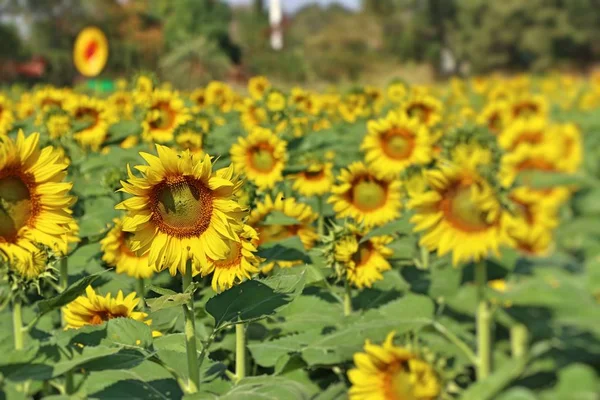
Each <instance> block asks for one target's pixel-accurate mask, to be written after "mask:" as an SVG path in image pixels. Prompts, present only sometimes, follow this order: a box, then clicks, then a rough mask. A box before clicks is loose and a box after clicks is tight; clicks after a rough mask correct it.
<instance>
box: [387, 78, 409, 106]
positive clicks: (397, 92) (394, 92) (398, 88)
mask: <svg viewBox="0 0 600 400" xmlns="http://www.w3.org/2000/svg"><path fill="white" fill-rule="evenodd" d="M386 95H387V98H388V100H389V101H390V102H392V103H394V104H400V103H401V102H402V101H403V100H404V98H405V97H406V85H404V83H402V82H392V83H390V84H389V85H388V87H387V90H386Z"/></svg>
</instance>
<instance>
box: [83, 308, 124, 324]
mask: <svg viewBox="0 0 600 400" xmlns="http://www.w3.org/2000/svg"><path fill="white" fill-rule="evenodd" d="M115 311H116V312H115V313H114V314H113V313H111V312H110V311H107V310H102V311H96V312H95V313H94V315H92V317H91V318H90V320H89V323H90V324H91V325H100V324H102V323H103V322H106V321H108V320H110V319H113V318H126V317H127V315H128V310H127V307H125V306H118V307H116V310H115Z"/></svg>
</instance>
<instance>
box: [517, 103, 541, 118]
mask: <svg viewBox="0 0 600 400" xmlns="http://www.w3.org/2000/svg"><path fill="white" fill-rule="evenodd" d="M538 111H539V109H538V106H537V105H536V104H535V103H530V102H522V103H519V104H517V105H515V106H514V107H513V116H515V117H528V116H532V115H535V114H537V113H538Z"/></svg>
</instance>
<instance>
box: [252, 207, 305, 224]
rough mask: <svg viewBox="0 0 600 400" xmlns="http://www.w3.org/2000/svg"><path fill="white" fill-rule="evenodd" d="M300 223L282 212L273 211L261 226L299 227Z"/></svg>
mask: <svg viewBox="0 0 600 400" xmlns="http://www.w3.org/2000/svg"><path fill="white" fill-rule="evenodd" d="M298 224H300V222H299V221H298V220H297V219H296V218H294V217H289V216H287V215H285V214H284V213H282V212H281V211H277V210H275V211H272V212H270V213H269V215H267V217H266V218H265V220H264V221H263V222H262V223H261V225H286V226H288V225H298Z"/></svg>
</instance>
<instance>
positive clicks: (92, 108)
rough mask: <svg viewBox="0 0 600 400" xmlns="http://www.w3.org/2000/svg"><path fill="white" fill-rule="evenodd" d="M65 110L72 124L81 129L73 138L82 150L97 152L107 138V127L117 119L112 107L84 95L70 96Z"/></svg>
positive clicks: (102, 101)
mask: <svg viewBox="0 0 600 400" xmlns="http://www.w3.org/2000/svg"><path fill="white" fill-rule="evenodd" d="M65 109H66V110H67V111H68V112H69V114H70V115H71V117H72V118H73V122H75V123H77V124H81V125H82V126H83V127H82V128H80V129H79V130H77V131H76V132H75V133H74V135H73V137H74V138H75V140H76V141H77V143H79V145H80V146H81V147H83V148H84V149H90V150H92V151H99V150H100V148H101V147H102V144H103V143H104V141H105V140H106V138H107V137H108V127H109V126H110V125H111V124H113V123H114V122H116V120H117V117H116V115H115V114H114V110H113V109H112V107H111V106H110V105H109V104H108V103H107V102H106V101H104V100H101V99H98V98H95V97H89V96H84V95H79V96H70V97H69V99H68V100H67V103H66V105H65Z"/></svg>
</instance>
